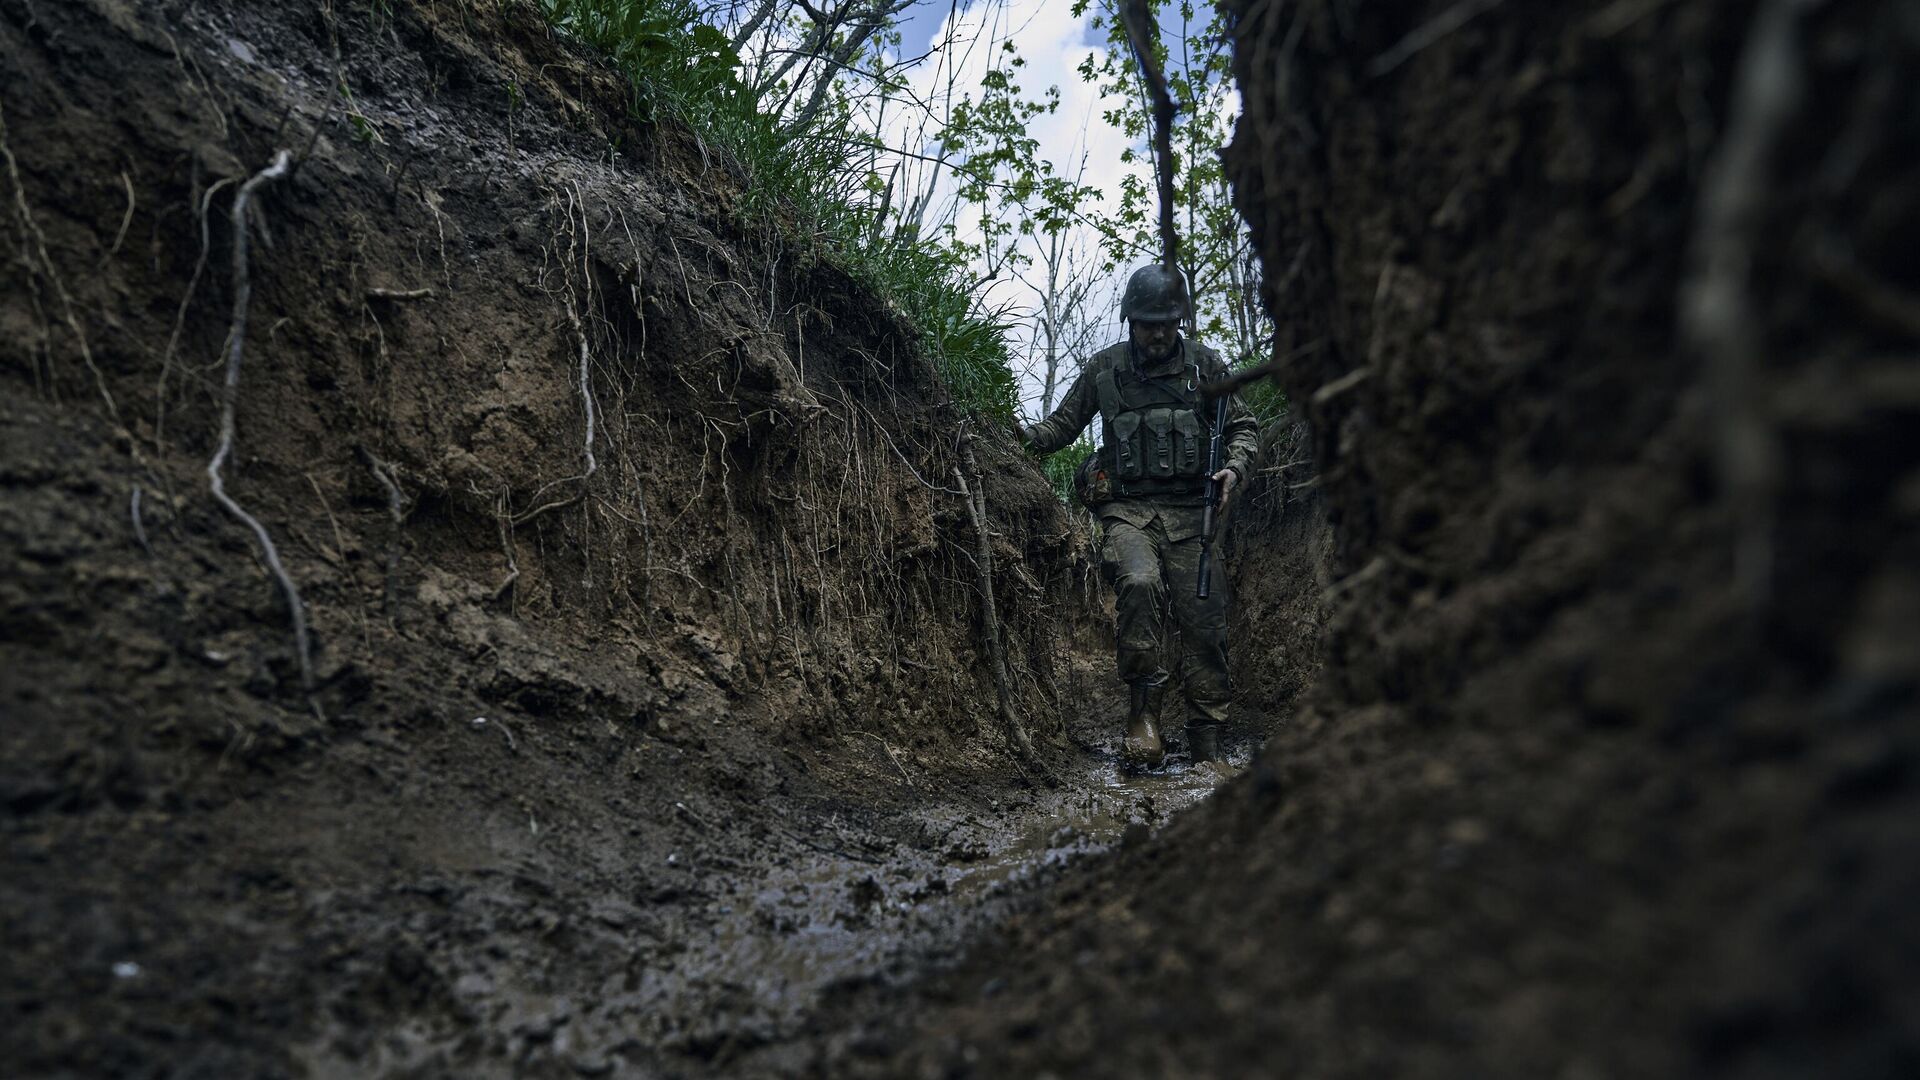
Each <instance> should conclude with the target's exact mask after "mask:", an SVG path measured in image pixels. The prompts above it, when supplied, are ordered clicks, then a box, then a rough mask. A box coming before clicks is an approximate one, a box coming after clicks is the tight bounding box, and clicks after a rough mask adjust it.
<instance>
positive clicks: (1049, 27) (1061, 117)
mask: <svg viewBox="0 0 1920 1080" xmlns="http://www.w3.org/2000/svg"><path fill="white" fill-rule="evenodd" d="M1098 7H1099V5H1098V4H1095V5H1093V9H1092V10H1090V11H1089V13H1088V14H1087V15H1085V16H1080V17H1076V16H1074V15H1073V12H1072V8H1073V4H1072V3H1071V2H1069V0H998V2H996V3H978V2H976V3H971V4H960V5H957V6H956V5H955V4H953V3H952V2H951V0H947V2H940V0H927V2H925V3H922V4H919V5H917V6H915V7H913V8H911V9H909V11H908V12H906V13H905V15H906V18H905V21H904V22H903V24H902V27H901V31H902V33H901V36H902V41H901V47H900V51H901V55H902V57H914V56H919V55H920V54H922V53H925V52H927V51H928V50H929V49H930V48H932V47H933V46H934V45H936V44H939V43H941V42H943V41H945V40H947V38H948V30H949V21H950V18H951V20H952V21H953V22H954V23H955V24H957V25H955V26H954V27H953V30H954V33H953V34H952V37H953V38H954V39H957V40H966V39H969V38H972V37H975V36H977V33H976V31H977V29H978V28H981V27H983V25H984V28H985V29H986V30H987V31H988V32H989V33H988V35H987V36H988V37H989V38H1007V37H1011V38H1012V40H1013V41H1014V44H1015V46H1016V47H1017V48H1018V49H1019V51H1020V55H1021V56H1022V57H1024V58H1025V59H1026V61H1027V64H1026V67H1025V68H1023V69H1021V70H1020V72H1019V73H1018V75H1017V79H1018V81H1019V82H1020V85H1021V87H1022V89H1023V90H1025V91H1026V93H1027V95H1028V96H1029V97H1038V96H1039V95H1040V94H1042V93H1043V92H1044V91H1045V90H1046V88H1047V87H1048V86H1057V87H1058V88H1059V90H1060V105H1059V108H1058V109H1057V110H1056V111H1055V112H1053V113H1051V114H1044V115H1041V116H1039V117H1036V118H1035V119H1034V120H1033V121H1031V122H1030V123H1029V126H1028V130H1029V134H1031V135H1032V136H1033V137H1034V138H1035V140H1036V141H1037V142H1038V143H1039V156H1040V157H1042V158H1045V159H1047V160H1049V161H1051V162H1053V164H1054V168H1055V170H1056V172H1057V173H1062V174H1066V175H1072V174H1073V173H1074V172H1075V171H1076V170H1077V169H1078V168H1079V164H1080V162H1081V161H1082V160H1084V164H1085V173H1084V176H1083V178H1082V181H1081V182H1082V183H1085V184H1088V185H1090V186H1092V187H1095V188H1098V189H1100V190H1101V191H1103V192H1105V193H1106V200H1105V206H1106V207H1108V208H1111V207H1113V206H1115V205H1117V204H1118V201H1119V190H1120V182H1121V179H1122V177H1124V176H1125V175H1126V174H1127V173H1128V172H1133V173H1135V174H1137V175H1140V176H1141V177H1142V178H1144V179H1148V180H1149V181H1150V180H1151V169H1152V166H1151V164H1150V163H1149V160H1148V159H1147V157H1146V156H1145V155H1144V154H1142V156H1141V157H1140V158H1139V159H1138V160H1136V161H1135V162H1134V163H1132V164H1128V163H1125V162H1123V161H1122V160H1121V154H1122V152H1123V151H1124V150H1125V149H1126V148H1127V145H1128V142H1129V140H1128V139H1127V138H1126V137H1125V136H1124V135H1123V134H1122V133H1121V132H1120V131H1119V130H1118V129H1116V128H1114V127H1112V126H1110V125H1108V124H1107V123H1106V122H1105V121H1104V120H1103V119H1102V116H1101V113H1102V112H1103V111H1105V110H1106V109H1108V108H1111V107H1112V106H1113V104H1114V102H1111V101H1103V100H1102V99H1101V96H1100V95H1099V93H1098V92H1097V89H1096V88H1095V87H1094V86H1091V85H1089V84H1088V83H1086V82H1085V81H1084V80H1083V79H1082V78H1081V77H1080V75H1079V72H1078V68H1079V66H1080V64H1081V62H1082V60H1084V59H1085V58H1086V57H1088V56H1089V55H1093V56H1095V57H1096V58H1100V57H1104V55H1105V53H1106V50H1107V43H1106V32H1105V29H1104V28H1102V29H1100V30H1095V29H1094V28H1093V27H1092V25H1091V24H1092V16H1093V11H1097V10H1098ZM1170 17H1171V19H1172V20H1173V21H1172V22H1171V23H1170V24H1168V25H1166V26H1164V27H1163V30H1162V32H1163V33H1164V34H1166V35H1168V39H1169V40H1173V38H1174V37H1175V36H1177V35H1178V33H1179V32H1180V29H1179V25H1178V21H1177V19H1178V16H1177V15H1170ZM955 52H960V51H959V50H955ZM992 60H993V57H992V56H991V54H990V50H987V49H985V48H975V49H973V50H972V51H971V52H961V53H960V55H957V56H955V57H954V58H952V64H953V66H952V68H951V69H949V68H948V67H947V66H946V65H943V64H941V63H939V62H938V61H937V60H935V59H929V60H928V61H925V62H923V63H922V64H920V65H919V66H918V67H916V68H915V69H914V70H913V72H912V74H911V75H910V76H909V81H910V82H911V83H912V84H913V85H914V86H915V89H916V91H917V92H920V93H922V94H928V93H930V92H931V91H933V90H935V89H936V86H937V85H939V84H944V83H945V82H946V80H947V79H948V77H949V76H950V75H951V76H953V77H954V78H955V82H956V85H960V86H977V85H978V84H979V81H980V78H981V76H982V75H984V74H985V72H986V71H987V69H988V64H989V63H990V62H992ZM890 134H891V138H890V140H889V141H891V142H892V143H893V145H910V144H911V136H912V134H913V132H912V131H911V130H908V129H907V127H906V126H905V125H904V124H900V125H897V126H892V130H891V132H890ZM1140 149H1141V150H1143V151H1144V146H1141V147H1140ZM977 217H978V215H977V213H976V214H974V215H972V218H971V219H970V218H968V217H963V218H962V219H961V226H962V229H963V230H965V229H967V228H969V227H971V226H972V225H973V224H974V219H977ZM1069 240H1070V241H1071V242H1072V243H1073V244H1075V245H1078V246H1079V247H1080V249H1081V250H1083V251H1084V252H1085V253H1086V259H1087V269H1086V272H1089V273H1098V272H1099V260H1100V252H1099V243H1098V233H1097V232H1096V231H1095V230H1093V229H1092V228H1091V227H1087V226H1080V227H1078V228H1076V229H1073V230H1071V231H1070V233H1069ZM1149 261H1152V255H1151V253H1147V254H1143V255H1141V256H1139V257H1138V258H1136V259H1135V260H1133V261H1132V262H1128V263H1123V264H1122V265H1121V266H1120V267H1119V268H1118V269H1116V270H1115V271H1113V272H1112V273H1111V274H1107V275H1104V277H1105V278H1106V279H1107V280H1104V281H1101V282H1099V283H1097V284H1096V286H1095V296H1094V299H1093V300H1092V303H1093V304H1094V305H1096V306H1097V309H1098V310H1101V311H1102V313H1103V316H1104V322H1103V324H1102V325H1101V327H1100V331H1101V332H1100V335H1099V339H1098V340H1097V341H1096V342H1095V343H1094V345H1093V347H1094V348H1098V347H1100V346H1103V345H1106V344H1109V343H1111V342H1113V341H1116V340H1119V339H1120V337H1121V336H1122V335H1123V333H1124V330H1123V328H1122V324H1121V323H1120V321H1119V317H1118V310H1117V305H1118V302H1119V291H1120V287H1121V286H1122V285H1123V284H1124V283H1125V279H1126V275H1127V273H1128V272H1129V271H1130V270H1131V268H1132V267H1133V265H1135V264H1144V263H1146V262H1149ZM1038 271H1039V267H1038V266H1032V265H1030V266H1029V267H1027V268H1026V269H1025V271H1024V272H1023V273H1024V274H1025V276H1026V277H1028V278H1033V279H1036V280H1037V277H1038ZM988 301H989V303H991V304H1002V303H1004V304H1009V305H1011V306H1012V307H1013V308H1014V309H1016V310H1017V311H1019V312H1020V313H1021V314H1022V315H1027V316H1029V318H1028V319H1027V321H1026V323H1025V325H1023V326H1022V327H1021V328H1020V329H1019V330H1018V331H1017V333H1016V340H1017V342H1018V346H1017V347H1016V353H1017V355H1016V356H1015V368H1016V371H1018V372H1020V373H1021V375H1022V379H1021V383H1022V393H1021V397H1022V410H1023V412H1025V413H1026V414H1027V415H1028V416H1029V417H1030V418H1031V417H1034V416H1036V415H1037V414H1038V411H1039V406H1040V396H1041V377H1040V373H1039V368H1040V367H1041V359H1040V358H1041V350H1039V349H1038V348H1036V347H1034V343H1033V341H1032V333H1033V324H1032V320H1031V318H1030V315H1031V313H1032V312H1033V311H1035V310H1037V308H1038V306H1039V304H1038V293H1037V292H1036V291H1035V290H1034V289H1033V288H1031V287H1030V286H1029V285H1028V284H1026V283H1025V282H1023V281H1019V280H1001V281H997V282H995V283H993V284H992V285H990V286H989V288H988ZM1070 381H1071V370H1069V371H1068V372H1067V373H1065V374H1063V376H1062V378H1061V384H1060V386H1059V387H1058V389H1057V390H1056V393H1055V400H1056V401H1058V399H1059V396H1060V395H1061V394H1063V393H1064V392H1065V390H1066V386H1067V384H1068V383H1069V382H1070Z"/></svg>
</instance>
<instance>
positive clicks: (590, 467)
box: [567, 215, 600, 487]
mask: <svg viewBox="0 0 1920 1080" xmlns="http://www.w3.org/2000/svg"><path fill="white" fill-rule="evenodd" d="M582 216H583V217H584V216H585V215H582ZM567 321H568V322H570V323H572V324H573V338H574V340H575V341H577V342H579V344H580V404H581V405H582V406H583V407H584V408H585V409H586V410H587V446H586V450H585V451H584V454H585V460H586V466H587V471H586V472H583V473H581V474H580V483H581V486H582V487H584V486H586V482H587V480H588V479H590V478H591V477H592V476H593V474H594V470H596V469H598V468H599V467H600V463H599V462H598V461H596V460H594V457H593V422H594V412H593V368H592V363H591V359H590V357H589V356H588V354H587V331H586V328H585V327H583V326H581V325H580V313H579V312H577V311H575V310H573V301H572V300H571V299H569V300H568V301H567Z"/></svg>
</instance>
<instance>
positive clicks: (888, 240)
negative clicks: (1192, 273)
mask: <svg viewBox="0 0 1920 1080" xmlns="http://www.w3.org/2000/svg"><path fill="white" fill-rule="evenodd" d="M538 3H539V4H540V5H541V8H542V10H543V11H544V12H545V14H546V16H547V18H548V19H549V20H550V21H551V22H552V23H553V24H554V25H555V26H556V27H559V28H560V29H562V30H564V31H566V32H567V33H569V34H572V35H573V36H575V37H577V38H579V39H581V40H583V41H585V42H587V43H588V44H590V45H593V46H595V47H597V48H599V49H601V50H602V51H604V52H605V53H606V54H607V55H608V56H609V57H610V58H611V59H612V60H613V62H614V63H615V64H617V65H618V66H619V67H620V68H621V70H623V71H624V72H625V73H626V74H627V76H628V78H629V79H630V80H631V81H632V83H633V86H634V106H633V107H634V110H635V112H636V113H637V114H638V115H639V116H640V117H641V118H642V119H655V118H660V117H665V118H670V119H674V120H678V121H679V122H681V123H684V124H686V125H687V126H688V127H689V128H691V129H692V130H693V132H694V133H695V134H696V135H698V136H699V138H700V139H701V140H702V142H703V143H704V144H705V145H707V146H708V147H713V148H717V149H719V150H720V151H722V152H724V153H726V154H729V155H731V156H732V157H733V159H734V160H735V161H736V162H738V163H739V165H740V167H741V168H742V169H743V170H744V171H745V173H746V175H747V178H748V183H747V199H746V207H747V210H748V212H750V213H756V214H759V215H761V216H762V217H763V219H764V220H766V221H768V222H779V223H781V227H784V228H788V229H791V230H794V231H797V232H798V233H799V234H800V236H802V237H803V238H812V239H813V240H815V241H817V242H818V243H820V244H821V245H823V246H824V247H825V248H826V249H827V251H828V252H829V253H830V255H831V257H832V258H834V259H835V260H836V261H837V262H839V263H840V264H841V265H842V266H844V267H845V268H846V269H847V271H848V272H849V273H850V274H851V275H852V276H853V277H854V278H855V279H856V280H859V281H860V282H862V283H863V284H865V285H867V286H868V287H870V288H872V289H874V290H875V291H876V292H878V293H880V294H882V295H884V296H886V297H888V298H890V299H892V300H893V301H894V302H895V303H896V304H898V305H899V306H900V308H901V310H903V311H904V312H905V313H906V314H907V317H908V318H909V319H910V320H911V321H912V322H913V323H914V325H915V326H916V327H917V328H918V329H919V330H920V331H921V333H922V334H923V336H924V340H925V342H926V346H927V348H928V350H929V351H930V352H931V353H932V355H933V359H934V361H935V364H936V365H937V367H938V369H939V371H940V374H941V376H942V377H943V378H944V379H945V380H946V383H947V386H948V388H949V390H950V392H951V393H952V394H953V397H954V399H955V401H956V402H958V403H959V404H960V405H961V406H962V407H964V408H967V409H970V410H973V411H976V412H978V413H981V414H984V415H986V416H990V417H994V418H998V419H1003V420H1004V419H1006V418H1009V417H1011V416H1012V415H1013V412H1014V409H1015V407H1016V405H1017V402H1018V388H1017V384H1016V382H1015V379H1014V375H1013V366H1012V352H1011V348H1010V346H1009V344H1008V332H1009V329H1010V328H1009V326H1008V325H1007V324H1006V323H1005V322H1004V321H1003V319H1002V318H1001V317H1000V316H999V315H998V314H997V313H994V312H989V311H986V310H983V308H982V307H981V305H980V302H979V299H978V298H977V297H976V296H974V295H973V294H972V293H971V292H970V290H969V288H968V284H967V283H968V281H969V277H970V275H969V273H968V266H967V262H966V259H965V258H964V257H963V256H962V255H961V254H959V253H958V252H956V251H954V250H953V249H952V248H951V247H949V246H948V245H946V244H945V243H942V242H940V241H938V240H935V239H933V238H929V237H914V236H901V235H897V234H895V233H893V232H891V231H889V230H886V229H881V228H876V227H875V221H874V212H873V211H872V210H871V209H870V208H869V204H870V202H871V201H872V194H873V192H874V191H875V189H876V187H877V182H876V181H877V178H875V177H873V176H872V174H871V173H870V172H869V171H868V169H867V154H866V151H865V150H864V149H863V148H860V147H857V146H850V145H849V144H848V143H847V142H846V141H845V140H844V139H842V138H840V137H839V136H840V133H841V132H842V131H844V129H845V124H844V123H843V118H842V116H841V115H840V114H836V113H835V112H833V110H831V109H828V110H823V111H822V113H821V115H820V118H819V119H818V120H817V121H816V122H815V123H814V124H813V125H811V126H810V127H809V128H808V129H806V130H802V131H798V132H795V131H791V130H786V129H784V128H783V126H782V124H781V122H780V119H779V117H778V116H776V115H774V111H775V110H776V109H777V108H778V105H779V95H780V94H781V93H782V91H780V90H778V89H776V90H774V91H773V92H772V93H771V94H770V95H769V96H770V97H772V98H773V99H774V100H772V101H767V102H763V101H761V100H760V98H759V97H758V96H757V95H756V94H755V93H754V91H753V89H752V88H751V87H749V86H747V85H746V84H745V83H744V82H742V81H741V79H740V77H739V58H738V57H737V56H735V55H734V54H733V52H732V50H731V47H730V42H729V40H728V38H727V35H726V34H724V33H722V32H721V31H720V30H718V29H716V28H714V27H712V26H709V25H706V24H704V23H701V22H700V21H699V13H698V11H697V9H695V8H694V6H693V5H692V4H690V3H686V2H685V0H538Z"/></svg>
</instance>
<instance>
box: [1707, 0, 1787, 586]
mask: <svg viewBox="0 0 1920 1080" xmlns="http://www.w3.org/2000/svg"><path fill="white" fill-rule="evenodd" d="M1817 2H1818V0H1768V2H1767V3H1765V4H1763V5H1762V6H1761V8H1760V11H1759V13H1758V14H1756V15H1755V16H1754V21H1753V30H1752V32H1751V33H1750V35H1749V36H1748V38H1747V44H1746V49H1745V51H1744V52H1743V54H1742V55H1741V58H1740V68H1739V72H1738V74H1737V75H1736V76H1735V81H1734V87H1733V100H1732V104H1731V106H1730V108H1729V120H1728V124H1727V131H1726V134H1725V136H1724V137H1723V138H1722V139H1721V143H1720V147H1719V149H1718V150H1716V151H1715V153H1714V156H1713V160H1712V162H1711V163H1710V164H1709V166H1708V169H1707V174H1706V177H1705V179H1704V181H1703V182H1702V184H1701V188H1700V202H1699V206H1700V209H1699V211H1698V218H1697V219H1696V222H1695V226H1694V235H1693V252H1692V260H1693V270H1692V273H1690V274H1689V275H1688V277H1687V279H1686V281H1685V282H1684V284H1683V285H1682V287H1681V293H1680V316H1681V326H1682V328H1683V330H1684V332H1685V334H1686V337H1687V339H1688V341H1689V342H1690V343H1691V344H1692V345H1693V346H1694V347H1695V348H1696V349H1698V350H1700V353H1701V354H1702V356H1703V357H1704V358H1705V360H1706V368H1707V387H1708V390H1709V392H1710V393H1711V394H1712V395H1713V414H1714V417H1715V420H1716V426H1717V428H1718V430H1717V431H1716V432H1715V434H1716V436H1717V439H1716V442H1717V445H1716V447H1715V449H1716V452H1717V458H1718V465H1719V472H1720V478H1721V483H1722V484H1724V485H1725V487H1726V492H1727V498H1728V501H1729V503H1730V505H1731V506H1732V508H1733V511H1734V513H1735V515H1736V516H1737V518H1738V528H1739V531H1740V535H1739V537H1738V538H1737V540H1736V548H1735V552H1734V562H1735V570H1734V573H1735V578H1736V587H1737V588H1738V589H1739V591H1740V593H1741V595H1742V596H1743V597H1744V599H1745V601H1746V602H1747V604H1748V606H1749V607H1751V608H1754V609H1759V608H1762V607H1764V606H1765V605H1766V603H1767V599H1768V593H1769V592H1770V582H1771V579H1772V576H1773V568H1772V567H1773V518H1774V499H1775V497H1776V488H1777V487H1778V484H1779V476H1780V469H1781V466H1780V455H1781V451H1780V446H1779V439H1778V435H1777V434H1776V433H1775V431H1774V430H1773V425H1772V423H1771V421H1770V419H1769V418H1768V416H1767V415H1766V406H1765V402H1764V400H1763V388H1762V387H1761V386H1760V378H1759V370H1760V367H1761V364H1762V360H1763V357H1764V355H1765V352H1766V341H1765V340H1764V338H1763V336H1762V332H1761V327H1762V326H1763V325H1764V320H1763V318H1762V312H1761V310H1760V308H1759V306H1758V305H1757V304H1756V303H1755V301H1754V298H1753V296H1752V294H1751V292H1750V291H1749V290H1750V287H1751V284H1752V280H1751V279H1752V267H1753V263H1754V256H1755V253H1756V251H1757V249H1758V244H1759V241H1760V239H1761V230H1762V228H1763V227H1764V224H1765V221H1764V217H1765V214H1766V210H1767V200H1768V198H1769V196H1770V194H1771V185H1770V183H1769V181H1770V179H1771V177H1772V176H1773V173H1774V169H1773V159H1774V156H1775V153H1776V151H1777V150H1778V149H1779V147H1780V144H1781V141H1782V139H1783V138H1784V136H1785V134H1786V130H1787V127H1788V126H1789V124H1790V123H1791V122H1792V121H1793V119H1794V117H1795V116H1797V115H1798V114H1799V112H1800V109H1801V107H1802V105H1803V104H1804V99H1805V97H1806V78H1805V74H1804V72H1803V71H1802V60H1801V55H1800V41H1799V20H1800V16H1801V15H1802V13H1804V12H1805V11H1807V10H1810V9H1811V7H1812V6H1813V5H1814V3H1817Z"/></svg>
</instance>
